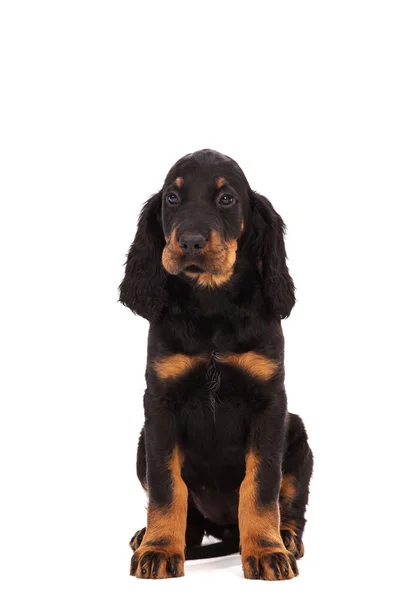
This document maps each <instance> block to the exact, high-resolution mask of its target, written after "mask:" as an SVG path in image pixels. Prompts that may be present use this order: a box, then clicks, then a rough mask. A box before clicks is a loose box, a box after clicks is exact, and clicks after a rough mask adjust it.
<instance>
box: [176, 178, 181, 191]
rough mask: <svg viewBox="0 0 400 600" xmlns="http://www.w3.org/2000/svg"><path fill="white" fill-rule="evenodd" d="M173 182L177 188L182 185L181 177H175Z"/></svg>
mask: <svg viewBox="0 0 400 600" xmlns="http://www.w3.org/2000/svg"><path fill="white" fill-rule="evenodd" d="M175 184H176V187H177V188H178V189H180V188H181V187H182V185H183V177H177V178H176V179H175Z"/></svg>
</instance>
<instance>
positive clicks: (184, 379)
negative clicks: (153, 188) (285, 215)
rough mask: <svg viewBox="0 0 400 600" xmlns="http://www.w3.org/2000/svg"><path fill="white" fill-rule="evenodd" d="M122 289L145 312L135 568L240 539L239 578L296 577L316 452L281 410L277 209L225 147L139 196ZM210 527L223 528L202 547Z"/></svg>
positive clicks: (164, 571) (149, 572) (188, 162)
mask: <svg viewBox="0 0 400 600" xmlns="http://www.w3.org/2000/svg"><path fill="white" fill-rule="evenodd" d="M120 292H121V296H120V300H121V302H122V303H123V304H124V305H126V306H128V307H129V308H130V309H131V310H133V311H134V312H135V313H137V314H139V315H141V316H142V317H144V318H145V319H148V320H149V321H150V330H149V340H148V361H147V370H146V379H147V390H146V393H145V396H144V411H145V424H144V428H143V431H142V434H141V436H140V440H139V447H138V458H137V473H138V477H139V479H140V482H141V484H142V486H143V488H144V489H145V490H146V492H147V494H148V518H147V527H146V528H144V529H142V530H140V531H138V532H137V534H136V535H135V536H134V537H133V539H132V541H131V547H132V549H133V550H134V554H133V557H132V563H131V574H132V575H136V576H137V577H141V578H163V577H177V576H181V575H183V574H184V559H185V556H186V558H200V557H204V556H218V555H223V554H229V553H232V552H237V551H238V550H239V548H240V551H241V558H242V563H243V571H244V576H245V577H247V578H250V579H269V580H275V579H291V578H292V577H294V576H296V575H297V574H298V569H297V559H298V558H300V557H301V556H302V555H303V552H304V549H303V543H302V535H303V529H304V525H305V519H304V513H305V508H306V504H307V500H308V488H309V481H310V477H311V472H312V465H313V458H312V453H311V450H310V448H309V445H308V442H307V434H306V431H305V429H304V425H303V423H302V421H301V419H300V418H299V417H298V416H297V415H293V414H290V413H288V411H287V402H286V394H285V387H284V341H283V335H282V328H281V319H283V318H285V317H288V316H289V315H290V311H291V310H292V308H293V305H294V303H295V296H294V286H293V281H292V279H291V277H290V275H289V272H288V269H287V266H286V255H285V245H284V224H283V221H282V219H281V217H280V216H279V215H278V214H277V213H276V212H275V210H274V209H273V207H272V205H271V203H270V202H269V201H268V200H267V199H266V198H264V197H263V196H261V195H260V194H258V193H256V192H254V191H253V190H252V189H251V188H250V186H249V184H248V182H247V180H246V177H245V176H244V174H243V172H242V170H241V169H240V167H239V166H238V165H237V163H236V162H235V161H233V160H232V159H231V158H229V157H227V156H224V155H222V154H219V153H218V152H214V151H211V150H201V151H199V152H195V153H193V154H189V155H187V156H185V157H184V158H182V159H181V160H179V161H178V162H177V163H176V164H175V165H174V166H173V167H172V169H171V170H170V172H169V173H168V175H167V177H166V179H165V182H164V185H163V187H162V190H161V191H160V192H158V193H157V194H155V195H154V196H153V197H151V198H150V200H148V202H147V203H146V204H145V206H144V208H143V210H142V213H141V215H140V219H139V225H138V229H137V233H136V237H135V240H134V242H133V244H132V247H131V249H130V251H129V255H128V260H127V263H126V272H125V277H124V280H123V281H122V283H121V286H120ZM204 534H206V535H207V534H209V535H213V536H215V537H216V538H218V539H220V540H222V541H221V542H219V543H217V544H211V545H209V546H203V547H200V545H201V542H202V539H203V536H204Z"/></svg>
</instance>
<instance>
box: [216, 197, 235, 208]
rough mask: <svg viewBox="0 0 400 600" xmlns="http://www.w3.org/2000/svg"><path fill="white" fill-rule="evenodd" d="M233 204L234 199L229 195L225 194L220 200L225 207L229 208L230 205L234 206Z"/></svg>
mask: <svg viewBox="0 0 400 600" xmlns="http://www.w3.org/2000/svg"><path fill="white" fill-rule="evenodd" d="M232 202H233V198H232V196H230V195H229V194H224V195H223V196H221V198H220V199H219V203H220V204H222V205H223V206H228V205H229V204H232Z"/></svg>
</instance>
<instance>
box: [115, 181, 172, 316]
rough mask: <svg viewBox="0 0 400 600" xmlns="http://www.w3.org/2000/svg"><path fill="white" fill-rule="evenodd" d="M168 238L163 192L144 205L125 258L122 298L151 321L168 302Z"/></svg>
mask: <svg viewBox="0 0 400 600" xmlns="http://www.w3.org/2000/svg"><path fill="white" fill-rule="evenodd" d="M164 246H165V239H164V235H163V230H162V226H161V192H158V194H155V195H154V196H152V197H151V198H150V199H149V200H148V201H147V202H146V203H145V205H144V206H143V209H142V211H141V213H140V217H139V220H138V228H137V231H136V236H135V239H134V241H133V244H132V246H131V247H130V250H129V253H128V259H127V261H126V268H125V277H124V279H123V280H122V283H121V285H120V286H119V290H120V297H119V300H120V302H122V304H124V305H125V306H127V307H128V308H130V309H131V310H132V311H133V312H134V313H136V314H138V315H140V316H141V317H144V318H145V319H147V320H148V321H156V320H157V319H158V317H159V316H160V314H161V311H162V309H163V307H164V306H165V304H166V302H167V292H166V288H165V284H166V279H167V275H166V272H165V270H164V267H163V266H162V264H161V254H162V251H163V248H164Z"/></svg>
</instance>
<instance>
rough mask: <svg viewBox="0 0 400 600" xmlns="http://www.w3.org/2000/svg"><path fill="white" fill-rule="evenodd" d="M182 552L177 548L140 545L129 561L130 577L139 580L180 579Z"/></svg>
mask: <svg viewBox="0 0 400 600" xmlns="http://www.w3.org/2000/svg"><path fill="white" fill-rule="evenodd" d="M183 563H184V552H183V549H181V548H178V547H177V546H171V545H165V546H147V545H143V544H142V545H141V546H139V548H138V549H137V550H136V552H135V553H134V555H133V556H132V560H131V575H134V576H135V577H139V579H166V578H168V577H182V576H183V575H184V574H185V573H184V569H183Z"/></svg>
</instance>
